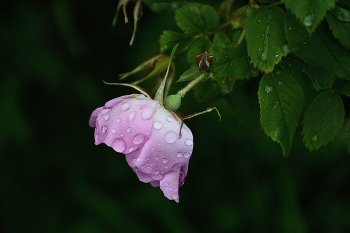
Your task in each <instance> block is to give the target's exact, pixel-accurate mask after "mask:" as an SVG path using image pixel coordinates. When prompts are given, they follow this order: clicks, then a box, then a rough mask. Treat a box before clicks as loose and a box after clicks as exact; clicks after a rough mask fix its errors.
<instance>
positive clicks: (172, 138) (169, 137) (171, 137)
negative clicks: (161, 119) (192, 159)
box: [164, 131, 177, 143]
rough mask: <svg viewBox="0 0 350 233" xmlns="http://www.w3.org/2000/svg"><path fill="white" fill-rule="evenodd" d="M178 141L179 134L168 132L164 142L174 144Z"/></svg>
mask: <svg viewBox="0 0 350 233" xmlns="http://www.w3.org/2000/svg"><path fill="white" fill-rule="evenodd" d="M176 139H177V134H176V133H175V132H174V131H168V132H167V133H166V134H165V136H164V140H165V141H166V142H167V143H174V142H175V141H176Z"/></svg>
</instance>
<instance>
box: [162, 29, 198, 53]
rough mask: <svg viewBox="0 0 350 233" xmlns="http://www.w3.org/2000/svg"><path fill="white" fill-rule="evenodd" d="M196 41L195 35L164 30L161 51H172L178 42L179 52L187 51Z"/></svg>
mask: <svg viewBox="0 0 350 233" xmlns="http://www.w3.org/2000/svg"><path fill="white" fill-rule="evenodd" d="M193 42H194V37H193V36H187V35H183V34H181V33H177V32H173V31H170V30H167V31H163V34H162V35H161V36H160V39H159V43H160V52H161V53H165V52H168V51H170V50H171V49H172V48H173V47H174V46H175V45H176V44H179V48H178V49H177V53H183V52H185V51H186V50H187V49H188V48H189V47H190V46H191V45H192V43H193Z"/></svg>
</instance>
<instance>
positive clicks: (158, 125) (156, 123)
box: [153, 121, 162, 129]
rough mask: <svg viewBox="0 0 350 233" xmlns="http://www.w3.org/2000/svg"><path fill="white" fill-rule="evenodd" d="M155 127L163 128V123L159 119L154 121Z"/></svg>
mask: <svg viewBox="0 0 350 233" xmlns="http://www.w3.org/2000/svg"><path fill="white" fill-rule="evenodd" d="M153 127H154V128H155V129H160V128H162V123H160V122H159V121H155V122H153Z"/></svg>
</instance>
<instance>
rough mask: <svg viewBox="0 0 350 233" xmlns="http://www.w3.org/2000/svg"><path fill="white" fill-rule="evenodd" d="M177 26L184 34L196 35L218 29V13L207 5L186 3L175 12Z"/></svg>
mask: <svg viewBox="0 0 350 233" xmlns="http://www.w3.org/2000/svg"><path fill="white" fill-rule="evenodd" d="M175 20H176V23H177V25H178V26H179V27H180V28H181V29H182V30H184V32H185V34H188V35H196V34H202V33H205V32H207V31H213V30H215V29H217V28H218V27H220V23H219V15H218V12H217V11H216V10H215V9H214V8H213V7H211V6H209V5H202V4H199V3H197V4H195V3H187V4H185V5H184V6H183V7H181V8H179V9H177V10H176V11H175Z"/></svg>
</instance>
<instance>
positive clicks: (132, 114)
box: [129, 111, 136, 121]
mask: <svg viewBox="0 0 350 233" xmlns="http://www.w3.org/2000/svg"><path fill="white" fill-rule="evenodd" d="M135 117H136V112H135V111H134V112H132V113H130V115H129V121H133V120H134V119H135Z"/></svg>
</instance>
